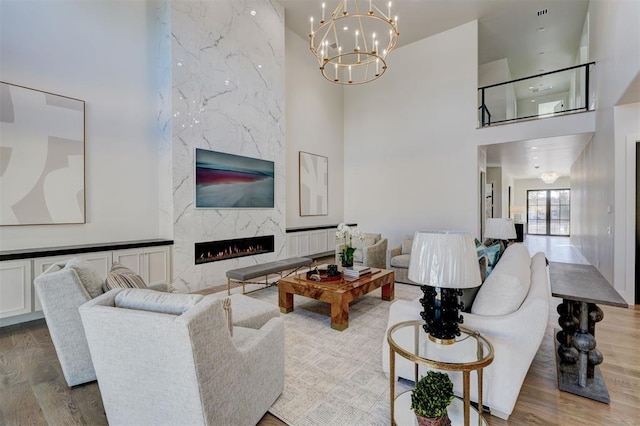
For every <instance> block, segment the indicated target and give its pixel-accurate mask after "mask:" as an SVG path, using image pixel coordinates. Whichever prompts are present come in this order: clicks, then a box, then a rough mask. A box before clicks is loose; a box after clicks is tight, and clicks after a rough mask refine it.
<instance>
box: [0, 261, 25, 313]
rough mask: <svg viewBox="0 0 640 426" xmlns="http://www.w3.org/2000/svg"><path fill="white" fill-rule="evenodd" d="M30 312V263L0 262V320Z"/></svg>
mask: <svg viewBox="0 0 640 426" xmlns="http://www.w3.org/2000/svg"><path fill="white" fill-rule="evenodd" d="M30 312H31V261H30V260H14V261H6V262H0V318H8V317H12V316H15V315H20V314H28V313H30Z"/></svg>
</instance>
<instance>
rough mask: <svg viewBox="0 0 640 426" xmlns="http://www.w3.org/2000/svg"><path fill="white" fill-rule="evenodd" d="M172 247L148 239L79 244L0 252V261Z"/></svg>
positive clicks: (166, 242) (159, 241)
mask: <svg viewBox="0 0 640 426" xmlns="http://www.w3.org/2000/svg"><path fill="white" fill-rule="evenodd" d="M170 245H173V240H163V239H159V238H157V239H150V240H135V241H122V242H109V243H93V244H80V245H73V246H59V247H44V248H31V249H19V250H2V251H0V261H3V260H20V259H31V258H34V257H49V256H64V255H68V254H78V253H92V252H97V251H110V250H124V249H133V248H141V247H157V246H170Z"/></svg>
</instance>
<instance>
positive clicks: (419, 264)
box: [409, 231, 482, 344]
mask: <svg viewBox="0 0 640 426" xmlns="http://www.w3.org/2000/svg"><path fill="white" fill-rule="evenodd" d="M409 279H410V280H412V281H414V282H416V283H418V284H423V285H422V286H421V287H420V288H421V289H422V292H423V293H424V297H423V298H422V299H420V303H421V304H422V307H423V308H424V311H423V312H422V313H421V314H420V315H421V316H422V319H423V320H424V321H425V324H424V325H423V326H422V327H423V328H424V330H425V331H426V332H427V334H428V335H429V338H430V339H431V340H432V341H434V342H436V343H440V344H451V343H454V342H455V339H456V336H460V327H459V326H458V324H462V322H463V318H462V315H459V310H460V309H464V304H463V303H460V302H459V301H458V297H459V296H461V295H462V290H460V289H463V288H473V287H477V286H479V285H480V284H481V283H482V280H481V278H480V268H479V267H478V255H477V252H476V246H475V242H474V238H473V236H472V235H470V234H464V233H460V232H450V231H435V232H416V234H415V236H414V237H413V246H412V248H411V260H410V262H409Z"/></svg>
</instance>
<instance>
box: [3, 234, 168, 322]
mask: <svg viewBox="0 0 640 426" xmlns="http://www.w3.org/2000/svg"><path fill="white" fill-rule="evenodd" d="M171 243H172V242H171ZM123 244H127V245H126V246H127V247H132V245H131V242H128V243H114V244H106V245H102V246H87V249H88V250H90V249H92V248H93V249H94V250H95V249H98V250H100V249H102V250H104V251H87V252H82V253H77V254H61V255H58V256H45V257H31V258H26V257H25V258H22V259H20V260H10V258H9V259H7V257H5V259H7V260H2V261H0V327H4V326H6V325H11V324H17V323H20V322H24V321H31V320H34V319H38V318H42V305H41V304H40V300H38V296H37V294H36V292H35V288H34V287H33V280H34V279H35V278H37V277H38V276H39V275H40V274H42V273H43V272H44V271H46V270H47V269H48V268H49V267H51V265H53V264H55V263H64V262H66V261H67V260H69V259H71V258H72V257H79V258H82V259H85V260H86V261H87V262H89V265H91V268H92V269H93V270H94V271H96V272H97V273H98V275H100V277H102V278H103V279H106V277H107V274H108V273H109V270H110V269H111V266H112V264H113V262H120V263H122V264H123V265H125V266H127V267H129V268H131V269H133V270H134V271H136V272H137V273H139V274H140V275H141V276H142V278H143V279H144V281H145V282H146V283H147V284H149V285H153V284H159V283H167V284H170V283H171V245H170V244H169V245H159V246H150V247H137V248H131V249H122V250H114V248H117V247H118V246H120V247H123V246H124V245H123ZM74 249H75V247H74ZM68 251H70V250H67V252H68ZM74 251H77V250H74ZM49 252H50V253H51V254H55V253H64V252H65V248H64V247H60V248H57V249H54V250H50V251H49ZM0 253H1V254H2V255H4V256H8V255H13V254H12V253H11V252H10V251H7V252H0ZM35 253H38V255H41V254H40V253H39V252H38V251H37V250H34V254H35ZM21 254H22V253H21Z"/></svg>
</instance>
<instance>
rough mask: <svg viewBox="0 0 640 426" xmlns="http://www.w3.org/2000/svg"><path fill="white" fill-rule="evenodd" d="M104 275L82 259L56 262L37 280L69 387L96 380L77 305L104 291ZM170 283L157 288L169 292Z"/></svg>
mask: <svg viewBox="0 0 640 426" xmlns="http://www.w3.org/2000/svg"><path fill="white" fill-rule="evenodd" d="M103 282H104V278H102V277H100V276H99V275H98V274H97V273H96V272H94V271H93V270H91V269H90V266H89V265H88V264H87V263H86V262H84V261H83V260H82V259H79V258H72V259H69V260H68V261H67V262H62V263H56V264H54V265H52V266H51V267H49V268H48V269H47V270H46V271H44V272H43V273H42V274H41V275H40V276H38V277H37V278H36V279H35V280H34V286H35V289H36V293H37V294H38V298H39V299H40V303H41V304H42V311H43V312H44V317H45V319H46V321H47V327H48V328H49V334H51V340H52V341H53V346H54V347H55V349H56V354H57V355H58V360H59V361H60V366H61V367H62V373H63V374H64V378H65V380H66V381H67V384H68V385H69V386H75V385H79V384H82V383H87V382H92V381H94V380H96V373H95V371H94V369H93V364H92V362H91V355H90V354H89V348H88V346H87V341H86V338H85V334H84V329H83V328H82V321H81V320H80V314H79V313H78V308H79V307H80V305H82V304H83V303H85V302H87V301H89V300H91V299H92V298H93V297H96V296H98V295H100V294H102V293H103V291H102V283H103ZM167 287H168V286H167V284H158V285H156V286H154V287H153V288H154V289H155V290H160V291H166V290H167Z"/></svg>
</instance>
